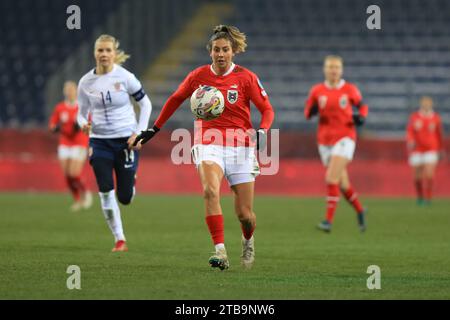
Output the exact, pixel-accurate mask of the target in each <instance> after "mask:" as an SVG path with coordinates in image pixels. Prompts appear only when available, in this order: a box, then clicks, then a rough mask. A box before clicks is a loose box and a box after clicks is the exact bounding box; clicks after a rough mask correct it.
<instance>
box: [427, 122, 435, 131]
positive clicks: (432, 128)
mask: <svg viewBox="0 0 450 320" xmlns="http://www.w3.org/2000/svg"><path fill="white" fill-rule="evenodd" d="M428 130H429V131H430V132H433V131H434V130H436V124H434V123H430V124H429V125H428Z"/></svg>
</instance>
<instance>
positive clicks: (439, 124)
mask: <svg viewBox="0 0 450 320" xmlns="http://www.w3.org/2000/svg"><path fill="white" fill-rule="evenodd" d="M443 136H444V132H443V128H442V121H441V117H439V116H437V119H436V138H437V142H438V149H439V150H442V149H443V148H444V143H443Z"/></svg>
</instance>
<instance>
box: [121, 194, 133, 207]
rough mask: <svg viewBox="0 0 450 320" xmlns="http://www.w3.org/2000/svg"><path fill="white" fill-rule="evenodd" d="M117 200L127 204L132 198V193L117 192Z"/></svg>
mask: <svg viewBox="0 0 450 320" xmlns="http://www.w3.org/2000/svg"><path fill="white" fill-rule="evenodd" d="M117 200H119V202H120V203H121V204H123V205H125V206H126V205H129V204H130V203H131V201H132V200H133V193H130V194H128V193H127V194H123V193H120V192H119V193H117Z"/></svg>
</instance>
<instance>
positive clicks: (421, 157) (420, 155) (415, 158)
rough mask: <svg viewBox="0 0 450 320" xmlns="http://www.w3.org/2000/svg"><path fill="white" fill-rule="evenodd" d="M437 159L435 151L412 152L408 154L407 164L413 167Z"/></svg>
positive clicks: (435, 161) (436, 160)
mask: <svg viewBox="0 0 450 320" xmlns="http://www.w3.org/2000/svg"><path fill="white" fill-rule="evenodd" d="M438 160H439V155H438V153H437V152H436V151H428V152H413V153H411V155H410V156H409V164H410V165H411V166H413V167H416V166H420V165H423V164H434V163H437V162H438Z"/></svg>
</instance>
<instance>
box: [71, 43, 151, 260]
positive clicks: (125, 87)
mask: <svg viewBox="0 0 450 320" xmlns="http://www.w3.org/2000/svg"><path fill="white" fill-rule="evenodd" d="M94 56H95V60H96V67H95V68H94V69H93V70H91V71H89V72H88V73H87V74H85V75H84V76H83V77H82V78H81V80H80V83H79V87H78V104H79V113H78V123H79V125H80V127H81V128H82V130H83V131H85V132H89V135H90V139H89V146H90V149H89V162H90V164H91V166H92V168H93V169H94V173H95V177H96V180H97V185H98V188H99V195H100V201H101V206H102V210H103V213H104V215H105V218H106V222H107V223H108V225H109V227H110V229H111V231H112V233H113V235H114V238H115V242H116V244H115V247H114V248H113V252H115V251H127V250H128V248H127V245H126V242H125V241H126V240H125V235H124V232H123V227H122V220H121V216H120V209H119V205H118V203H117V200H116V191H117V198H118V200H119V202H120V203H122V204H124V205H127V204H129V203H130V202H131V200H132V198H133V196H134V193H135V188H134V184H135V174H136V170H137V166H138V152H137V151H135V150H132V149H131V148H130V147H129V146H131V145H132V144H133V143H134V140H135V138H136V136H137V134H136V133H137V132H141V131H142V130H146V129H147V126H148V122H149V119H150V114H151V110H152V104H151V102H150V99H149V98H148V97H147V95H146V94H145V92H144V90H143V88H142V85H141V83H140V82H139V80H138V79H137V78H136V77H135V76H134V75H133V74H132V73H130V72H129V71H127V70H126V69H125V68H123V67H121V66H120V65H121V64H122V63H123V62H125V60H127V59H128V58H129V56H128V55H126V54H125V53H124V52H123V51H121V50H119V42H118V41H117V40H116V39H115V38H114V37H113V36H110V35H101V36H100V37H99V38H98V39H97V40H96V42H95V49H94ZM130 95H131V96H132V97H133V98H134V99H135V100H136V102H137V103H138V105H139V107H140V115H139V121H138V122H137V121H136V114H135V112H134V108H133V105H132V103H131V101H130ZM113 171H114V173H115V175H116V188H114V180H113Z"/></svg>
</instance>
